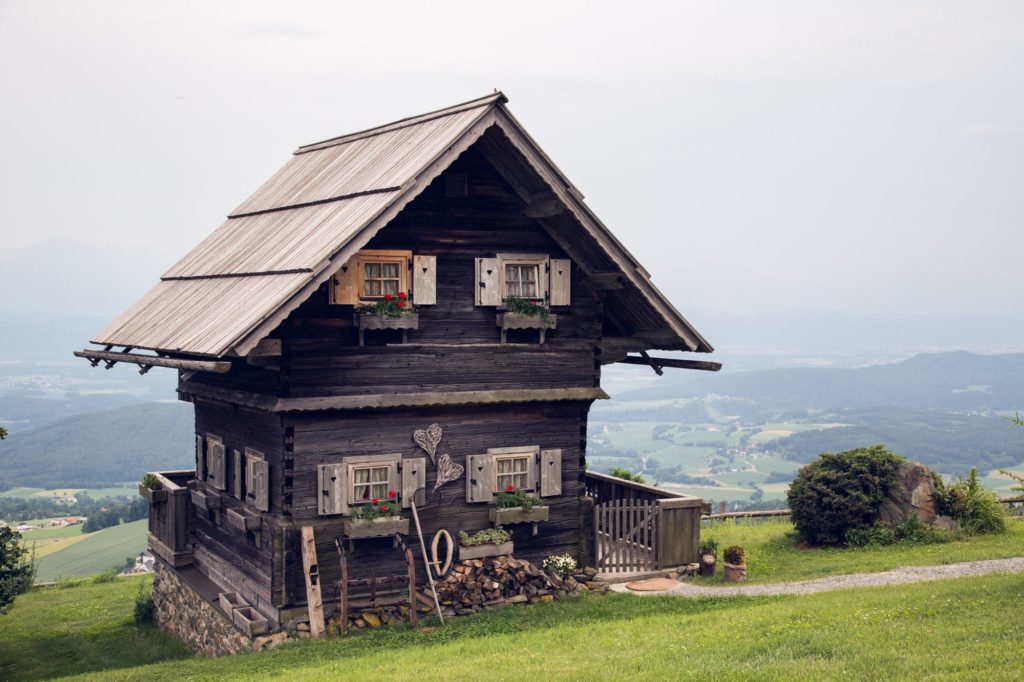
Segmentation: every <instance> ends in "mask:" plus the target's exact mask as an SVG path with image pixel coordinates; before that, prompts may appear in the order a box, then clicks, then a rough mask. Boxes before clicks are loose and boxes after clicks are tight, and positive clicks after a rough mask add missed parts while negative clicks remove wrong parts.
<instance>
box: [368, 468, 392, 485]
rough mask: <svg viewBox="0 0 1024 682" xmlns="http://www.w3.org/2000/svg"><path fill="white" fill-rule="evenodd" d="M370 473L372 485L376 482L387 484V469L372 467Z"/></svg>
mask: <svg viewBox="0 0 1024 682" xmlns="http://www.w3.org/2000/svg"><path fill="white" fill-rule="evenodd" d="M370 471H371V474H372V475H371V478H370V480H371V481H373V482H374V483H376V482H378V481H384V482H387V480H388V468H387V467H374V468H373V469H371V470H370Z"/></svg>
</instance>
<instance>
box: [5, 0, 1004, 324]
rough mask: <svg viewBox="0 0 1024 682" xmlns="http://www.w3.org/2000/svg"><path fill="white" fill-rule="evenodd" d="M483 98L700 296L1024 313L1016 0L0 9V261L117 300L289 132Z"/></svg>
mask: <svg viewBox="0 0 1024 682" xmlns="http://www.w3.org/2000/svg"><path fill="white" fill-rule="evenodd" d="M494 88H500V89H502V90H503V91H504V92H505V93H506V94H507V95H508V96H509V97H510V100H511V101H510V104H509V107H510V108H511V110H512V111H513V113H514V114H515V115H516V116H517V117H518V118H519V119H520V120H521V121H522V122H523V123H524V125H525V126H526V127H527V129H528V130H530V132H531V133H532V134H533V136H534V137H535V138H536V139H537V140H538V142H539V143H540V144H541V145H542V146H543V147H544V148H545V149H546V150H547V151H548V153H549V154H550V155H551V156H552V157H553V158H554V159H555V160H556V162H557V163H558V164H559V166H561V168H562V169H563V170H564V171H566V173H567V174H568V175H569V176H570V177H571V178H572V180H573V181H574V182H575V184H576V185H577V186H578V187H580V188H581V189H582V191H583V192H584V193H585V194H586V196H587V201H588V203H589V204H590V205H591V206H592V207H593V208H594V209H595V211H596V212H597V213H598V215H600V216H601V217H602V219H603V220H604V221H605V223H607V224H608V225H609V226H610V227H611V229H612V230H613V231H615V233H616V234H617V235H618V236H619V237H620V239H621V240H622V241H623V242H624V243H625V244H626V245H627V246H628V247H629V248H630V249H631V250H632V251H633V252H634V254H635V255H636V256H637V257H638V258H639V259H640V260H641V262H643V263H644V265H645V266H646V267H647V269H648V270H650V271H651V272H652V273H653V275H654V279H655V282H656V283H657V284H658V285H659V286H660V287H661V288H662V289H663V290H664V291H665V292H666V293H667V294H669V296H670V297H671V298H672V299H673V301H675V302H676V303H677V305H678V307H679V308H680V309H682V310H683V311H684V312H685V311H686V310H687V309H710V310H726V311H732V312H738V313H752V312H759V311H785V310H804V309H835V310H847V311H857V312H875V311H917V312H928V313H940V312H948V311H958V312H980V313H990V314H999V313H1012V314H1019V313H1020V308H1021V306H1020V303H1019V297H1020V293H1021V290H1022V288H1024V287H1022V284H1024V268H1022V267H1021V261H1022V259H1024V231H1022V230H1021V216H1022V209H1024V190H1022V187H1021V185H1022V179H1024V3H1020V2H1005V3H998V2H979V1H976V0H971V1H964V2H959V3H950V2H936V1H934V0H924V1H921V2H894V1H891V0H890V1H886V2H865V1H863V0H860V1H857V2H819V1H817V0H805V1H804V2H800V3H791V2H763V1H758V2H699V3H697V2H671V3H663V4H660V5H659V4H654V3H638V2H632V3H624V2H614V3H596V2H580V3H573V2H552V1H551V0H547V1H546V2H541V3H533V2H522V1H520V2H515V3H501V4H499V3H493V4H491V3H485V2H480V1H479V0H476V1H475V2H415V3H412V2H410V3H406V2H398V1H396V0H392V1H391V2H386V3H359V4H357V3H339V2H332V3H328V2H323V3H303V2H294V1H291V2H279V3H273V4H271V3H256V2H244V3H242V2H238V3H228V2H217V3H213V2H194V3H193V2H182V1H180V0H175V2H163V3H142V2H124V3H113V2H80V1H78V2H9V1H4V0H0V93H2V98H3V99H2V106H0V149H2V154H0V203H2V205H3V207H4V211H3V216H2V218H0V231H2V237H3V239H2V242H0V248H2V249H3V250H4V253H0V267H7V268H9V269H10V270H11V272H14V271H15V269H17V268H21V269H24V268H28V267H30V265H31V266H32V267H35V266H36V265H38V268H39V270H40V271H42V272H45V271H46V270H47V268H48V267H52V263H49V264H48V263H47V261H46V260H44V258H43V256H44V255H45V254H46V253H64V254H68V253H71V254H75V253H78V254H81V258H80V260H81V261H84V262H81V267H80V268H74V269H73V271H72V272H65V273H64V275H65V276H66V277H67V279H65V280H62V282H61V284H62V286H64V287H66V289H65V290H66V291H69V292H70V293H69V296H70V297H71V299H72V300H73V299H74V296H75V295H76V292H79V294H78V295H80V296H83V299H84V298H85V297H84V295H82V294H81V291H85V290H86V289H87V287H85V286H84V285H83V287H77V286H75V285H74V283H75V282H76V281H82V282H85V281H87V280H89V281H92V280H102V281H103V282H105V283H107V282H111V283H113V284H117V285H119V286H118V287H117V289H116V291H117V294H116V295H112V297H113V299H114V300H111V301H107V303H110V304H111V305H114V307H118V308H119V307H121V306H123V305H125V304H127V303H129V302H130V301H131V300H133V299H134V298H135V297H136V296H137V295H139V294H141V293H142V291H143V290H144V289H145V288H146V286H147V285H148V284H150V283H153V282H155V281H156V278H157V277H158V276H159V274H160V273H161V272H162V270H163V269H164V268H165V267H167V266H169V265H170V264H171V263H173V262H174V261H175V260H177V258H179V257H180V256H181V255H183V254H184V253H185V251H187V250H188V248H190V247H191V246H192V245H193V244H194V243H195V242H197V241H198V240H199V239H201V238H202V237H203V236H204V235H205V234H207V233H208V232H210V231H211V230H212V229H214V228H215V227H216V226H217V225H218V224H219V223H220V222H221V221H222V219H223V216H224V215H225V214H226V213H227V212H228V211H229V210H230V209H232V208H234V207H235V206H236V205H237V204H238V203H240V201H241V200H242V199H243V198H245V197H246V196H247V195H248V194H249V193H250V192H251V191H252V190H253V189H255V188H256V187H257V186H258V185H259V184H260V183H261V182H262V181H263V180H264V179H266V178H267V177H268V176H269V175H270V174H271V173H273V172H274V171H275V170H276V169H277V168H278V167H279V166H281V165H282V164H283V163H284V162H285V161H286V160H287V158H288V156H289V154H290V153H291V151H292V150H293V149H294V148H295V147H296V146H298V145H299V144H301V143H305V142H311V141H315V140H319V139H322V138H326V137H330V136H333V135H337V134H340V133H344V132H348V131H353V130H359V129H362V128H365V127H368V126H372V125H375V124H378V123H383V122H387V121H389V120H393V119H396V118H400V117H403V116H407V115H412V114H416V113H419V112H422V111H427V110H431V109H435V108H439V107H442V106H445V105H448V104H452V103H455V102H459V101H462V100H466V99H471V98H473V97H477V96H480V95H482V94H485V93H487V92H490V91H492V90H493V89H494ZM82 243H88V244H89V245H90V246H89V248H86V247H84V246H81V244H82ZM98 252H102V253H105V254H106V257H105V258H104V257H101V256H99V255H95V254H97V253H98ZM36 259H38V260H36ZM57 262H58V264H61V265H62V267H63V262H62V261H60V259H59V258H58V259H57ZM21 269H19V270H17V272H19V273H20V272H22V270H21ZM22 279H24V278H23V277H21V276H20V275H19V281H20V280H22ZM69 285H70V286H69ZM94 298H96V297H92V299H94ZM80 303H81V305H82V309H83V310H84V309H89V310H92V309H97V310H99V309H102V310H103V311H104V312H106V311H107V307H106V306H101V305H99V304H98V303H97V302H96V301H95V300H82V301H81V302H80ZM90 306H92V307H90Z"/></svg>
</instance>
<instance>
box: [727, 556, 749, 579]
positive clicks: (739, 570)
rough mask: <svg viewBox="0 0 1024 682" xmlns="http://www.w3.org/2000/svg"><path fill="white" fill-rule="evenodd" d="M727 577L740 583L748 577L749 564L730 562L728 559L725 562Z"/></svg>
mask: <svg viewBox="0 0 1024 682" xmlns="http://www.w3.org/2000/svg"><path fill="white" fill-rule="evenodd" d="M725 579H726V580H728V581H730V582H734V583H739V582H743V581H744V580H746V579H747V565H746V564H740V565H736V564H730V563H729V562H728V561H726V562H725Z"/></svg>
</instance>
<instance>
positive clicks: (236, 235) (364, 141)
mask: <svg viewBox="0 0 1024 682" xmlns="http://www.w3.org/2000/svg"><path fill="white" fill-rule="evenodd" d="M506 101H507V100H506V98H505V96H504V95H503V94H501V93H495V94H492V95H488V96H486V97H482V98H480V99H476V100H472V101H469V102H464V103H462V104H459V105H455V106H453V107H449V108H447V109H442V110H439V111H435V112H431V113H429V114H423V115H420V116H416V117H412V118H408V119H403V120H401V121H396V122H394V123H390V124H387V125H384V126H380V127H378V128H373V129H370V130H365V131H362V132H359V133H353V134H351V135H346V136H342V137H337V138H332V139H330V140H325V141H323V142H318V143H314V144H310V145H305V146H303V147H300V148H299V149H298V150H296V152H295V153H294V154H293V156H292V158H291V159H290V160H289V161H288V162H287V163H286V164H285V165H284V167H283V168H281V169H280V170H279V171H278V172H277V173H275V174H274V175H273V176H272V177H271V178H270V179H269V180H267V182H265V183H264V184H263V185H262V186H261V187H260V188H259V189H257V190H256V192H254V193H253V194H252V196H250V197H249V198H248V199H246V200H245V201H243V202H242V203H241V204H240V205H239V206H238V208H236V209H235V210H234V211H233V212H232V213H231V214H230V215H229V216H228V219H227V220H226V221H225V222H224V223H223V224H222V225H221V226H220V227H219V228H217V229H216V230H215V231H214V232H213V233H212V234H210V236H208V237H207V238H206V239H204V240H203V241H202V242H201V243H200V244H199V245H198V246H196V247H195V248H194V249H192V251H190V252H189V253H188V254H187V255H186V256H185V257H184V258H182V259H181V260H180V261H178V263H176V264H175V265H174V266H173V267H171V268H170V269H169V270H168V271H167V272H166V273H164V275H163V276H162V277H161V281H160V282H159V283H158V284H157V285H156V286H155V287H153V288H152V289H151V290H150V291H149V292H148V293H147V294H146V295H145V296H143V297H142V298H141V299H140V300H139V301H137V302H136V303H135V304H134V305H133V306H131V307H130V308H129V309H128V310H126V311H125V312H124V313H122V314H121V315H120V316H119V317H118V318H117V319H115V320H114V321H113V322H111V323H110V324H109V325H107V326H106V327H105V328H104V329H103V330H102V331H100V332H99V333H98V334H97V335H96V336H95V337H94V338H93V340H92V342H93V343H97V344H105V345H114V346H131V347H134V348H141V349H148V350H154V351H159V352H170V353H180V354H187V355H197V356H209V357H222V356H224V355H228V354H232V353H237V354H245V353H247V352H248V350H250V349H251V348H252V347H253V346H254V345H255V344H256V343H257V342H258V341H259V340H260V339H261V338H263V337H264V336H266V335H267V334H268V333H269V332H270V331H272V330H273V328H274V327H276V325H277V323H279V322H280V320H281V319H283V318H284V316H286V315H287V314H288V313H289V312H290V311H291V310H292V309H294V308H295V307H296V306H297V305H298V304H300V303H301V302H302V301H303V300H305V299H306V298H307V297H308V296H309V295H310V294H311V293H312V292H313V291H315V289H316V288H317V287H318V286H319V285H320V284H321V283H322V282H323V281H324V280H325V279H326V278H327V277H329V276H330V275H331V274H332V273H333V272H335V271H336V270H337V269H338V267H340V266H341V264H343V263H344V262H346V261H347V260H348V258H349V257H350V256H351V255H352V254H354V253H355V252H356V251H357V250H358V249H359V248H362V246H363V245H364V244H365V243H366V242H367V241H369V239H370V238H371V237H372V236H373V235H374V234H376V232H377V231H379V230H380V229H381V228H382V227H384V226H385V225H386V224H387V223H388V222H389V221H390V220H391V219H392V218H393V217H394V216H395V215H397V214H398V212H399V211H400V210H401V209H402V208H403V207H404V206H405V205H406V204H407V203H408V202H409V201H411V200H412V199H413V198H414V197H415V196H417V195H418V194H419V192H420V191H422V189H424V188H425V187H426V186H427V185H428V184H429V183H430V181H431V180H433V179H434V178H435V177H437V175H439V174H440V173H441V172H443V171H444V169H445V168H447V166H448V165H450V163H451V162H452V161H454V160H455V158H457V156H458V155H459V154H460V153H461V152H462V151H464V150H465V149H467V148H468V147H469V146H471V145H472V144H473V143H475V142H477V141H479V140H480V139H481V138H482V137H483V136H484V134H485V133H486V132H487V131H488V129H490V128H497V129H500V130H501V132H502V133H504V135H502V136H500V139H502V140H504V139H507V140H509V141H510V142H513V143H514V144H515V146H516V149H518V152H517V151H515V150H511V151H512V154H513V155H514V156H515V159H519V157H520V156H522V155H524V154H525V156H523V159H520V162H519V166H520V168H519V172H525V173H536V174H537V178H540V179H541V180H544V178H545V173H547V174H548V178H547V179H548V180H550V181H543V182H542V186H544V187H547V188H549V189H551V190H553V191H555V193H556V195H558V196H559V198H561V199H562V200H563V201H565V202H566V204H567V206H568V208H569V209H570V212H569V213H570V214H571V215H572V216H573V217H574V218H575V220H576V222H578V223H580V225H581V226H582V227H584V228H585V232H586V233H587V234H589V235H590V236H589V237H587V236H585V235H584V236H582V237H580V236H577V238H582V239H596V240H597V241H598V242H599V243H598V244H597V246H596V247H595V248H597V250H599V251H602V257H603V258H604V260H605V261H608V262H614V263H616V264H617V265H618V266H619V267H620V269H623V270H624V272H623V275H624V276H625V277H626V279H627V280H629V281H630V282H631V283H632V284H633V287H632V289H631V292H632V294H635V295H639V299H637V300H638V301H639V305H641V307H644V306H646V308H650V310H646V308H645V309H643V310H638V311H634V312H635V313H636V315H633V313H630V311H632V310H633V308H635V307H636V306H635V305H634V304H637V301H631V302H629V305H623V306H620V307H621V308H622V309H623V313H622V314H623V315H633V316H634V317H636V319H635V320H634V321H633V323H632V324H633V326H638V325H639V326H641V327H643V326H646V327H650V328H651V329H650V331H651V333H652V336H651V337H650V338H654V337H656V336H658V335H659V334H660V336H661V337H664V339H663V340H659V341H657V342H656V343H654V342H652V347H655V346H657V347H680V348H687V349H689V350H704V351H708V350H711V347H710V346H709V345H708V344H707V342H706V341H704V340H703V339H702V338H701V337H700V335H699V334H698V333H697V332H696V330H694V329H693V328H692V327H691V326H690V325H689V323H687V322H686V320H685V319H683V318H682V316H681V315H679V313H678V312H676V311H675V309H674V308H672V306H671V305H670V304H669V303H668V301H667V300H666V299H665V298H664V297H663V296H662V295H661V294H660V293H659V292H658V291H657V289H655V288H654V287H653V285H652V284H651V283H650V282H649V279H648V278H647V276H646V273H644V272H643V271H642V269H639V266H638V264H637V263H636V261H635V260H634V259H633V258H632V256H630V255H629V254H628V252H626V251H625V249H624V248H622V246H621V245H620V244H619V243H618V242H617V241H616V240H615V239H614V237H612V236H611V234H610V233H608V232H607V229H606V228H604V226H603V225H601V224H600V223H599V222H597V221H596V217H594V216H593V214H592V213H590V211H589V209H587V208H586V207H585V205H583V203H582V195H580V194H579V193H578V191H577V190H576V189H575V188H574V187H573V186H572V185H571V183H569V181H568V180H567V179H565V178H564V176H562V175H561V173H560V172H559V171H558V169H557V168H556V167H555V166H554V164H553V163H551V161H550V160H549V159H548V158H547V157H546V156H545V155H544V153H543V151H541V150H540V148H539V147H538V146H536V144H535V143H534V142H533V140H532V139H531V138H530V137H529V135H528V134H526V132H525V130H523V129H522V128H521V127H520V126H519V124H518V123H517V122H516V121H515V119H514V118H512V116H511V114H509V113H508V112H507V110H506V109H505V107H504V103H505V102H506ZM489 139H492V142H490V144H491V145H492V146H493V145H494V144H495V143H494V142H493V139H494V135H493V134H492V135H489ZM498 144H501V143H500V142H499V143H498ZM510 158H512V157H510ZM515 159H513V161H512V163H513V164H515V163H516V161H515ZM523 160H525V161H526V163H525V164H524V163H522V161H523ZM541 166H543V168H540V167H541ZM537 178H533V180H534V182H538V180H537ZM552 178H553V180H552ZM552 185H554V186H552ZM563 220H565V219H563ZM581 234H583V233H581ZM627 324H630V323H627ZM652 325H653V326H652ZM655 327H663V328H664V329H661V330H658V329H655ZM655 332H658V333H657V334H655ZM659 338H660V337H659Z"/></svg>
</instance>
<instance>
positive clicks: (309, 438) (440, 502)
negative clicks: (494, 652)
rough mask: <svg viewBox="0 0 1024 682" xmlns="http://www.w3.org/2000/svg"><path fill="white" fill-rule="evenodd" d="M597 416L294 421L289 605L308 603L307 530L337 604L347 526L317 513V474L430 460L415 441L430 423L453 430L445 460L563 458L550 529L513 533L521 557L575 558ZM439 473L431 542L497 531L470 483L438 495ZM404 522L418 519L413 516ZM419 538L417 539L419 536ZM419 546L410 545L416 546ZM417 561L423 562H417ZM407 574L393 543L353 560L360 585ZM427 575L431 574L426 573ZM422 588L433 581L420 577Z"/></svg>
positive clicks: (454, 414)
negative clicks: (585, 452)
mask: <svg viewBox="0 0 1024 682" xmlns="http://www.w3.org/2000/svg"><path fill="white" fill-rule="evenodd" d="M588 408H589V405H588V404H587V403H538V404H531V405H520V406H507V407H506V406H492V407H487V408H483V407H480V408H475V409H472V410H457V411H445V410H441V409H432V410H427V409H424V410H404V411H400V412H391V413H387V414H383V413H381V414H372V415H371V414H366V413H358V414H356V413H351V414H348V415H346V414H319V415H316V414H312V415H297V416H294V417H289V418H288V423H289V424H290V425H292V426H294V429H295V446H294V449H295V452H294V457H295V472H294V498H293V504H292V523H293V524H294V526H295V529H294V530H293V531H290V532H286V533H285V546H286V550H287V551H286V552H285V555H284V557H283V560H284V563H285V566H284V567H283V568H284V571H283V572H284V574H285V576H286V580H285V587H286V594H285V595H284V599H285V602H284V605H294V604H297V603H302V602H304V601H305V584H304V582H303V576H302V563H301V554H300V553H299V544H298V530H297V529H298V526H301V525H306V524H313V525H315V527H316V536H317V544H318V554H319V558H320V573H321V575H322V576H323V578H322V583H321V584H322V589H323V590H324V598H325V600H329V599H337V593H336V584H337V583H336V581H337V580H338V561H337V550H336V549H335V547H334V544H333V542H334V538H335V537H336V536H338V535H339V534H340V533H341V517H319V516H317V510H316V495H317V494H318V490H317V480H316V473H317V467H318V466H319V465H320V464H326V463H331V462H338V461H341V459H342V457H343V456H345V455H364V454H384V453H401V454H402V456H403V458H409V457H423V456H424V453H423V451H422V450H421V449H420V448H419V447H418V446H417V445H416V444H415V443H414V442H413V440H412V433H413V431H414V430H416V429H418V428H424V427H426V426H427V425H429V424H431V423H434V422H436V423H438V424H440V425H441V427H442V428H443V429H444V438H443V439H442V440H441V444H440V446H439V447H438V450H437V452H438V454H439V455H440V454H441V453H448V454H449V455H451V457H452V459H453V460H454V461H455V462H456V463H458V464H461V465H463V466H465V463H466V456H467V455H474V454H480V453H483V452H486V451H487V449H488V448H497V447H510V446H515V445H540V446H541V447H542V448H561V449H562V495H561V496H560V497H557V498H544V502H543V503H544V504H546V505H549V506H550V507H551V513H550V519H549V521H547V522H545V523H542V524H540V527H539V532H538V534H537V536H536V537H533V536H531V527H530V526H529V525H528V524H527V525H515V526H511V527H510V530H512V531H513V540H514V542H515V555H516V556H517V557H520V558H525V559H530V560H533V561H540V560H542V559H543V558H544V557H546V556H548V555H549V554H553V553H564V552H568V553H570V554H575V553H576V551H577V549H578V545H579V504H580V502H579V498H580V496H581V495H582V487H581V484H580V468H579V465H580V437H579V434H580V428H581V423H583V420H585V418H586V412H587V410H588ZM436 474H437V469H436V468H435V467H434V466H433V465H432V464H429V463H428V465H427V495H426V504H425V505H424V506H423V507H422V508H421V510H420V521H421V523H422V524H423V532H424V533H425V534H426V535H427V537H428V542H429V537H430V536H431V535H432V534H433V533H434V532H436V531H437V530H439V529H440V528H445V529H447V530H448V532H450V533H451V534H452V536H453V537H457V536H458V531H460V530H466V531H475V530H480V529H481V528H487V527H489V526H490V522H489V519H488V509H489V505H486V504H472V505H471V504H467V503H466V481H465V478H464V477H463V478H460V479H459V480H458V481H454V482H452V483H448V484H447V485H445V486H444V487H442V488H441V489H440V490H439V491H437V492H436V493H435V492H434V490H433V487H434V481H435V480H436ZM403 515H404V516H407V517H411V512H410V511H409V510H403ZM410 533H411V536H414V531H412V530H411V529H410ZM412 539H413V538H412V537H410V540H412ZM417 558H419V557H418V555H417ZM403 567H404V563H403V559H402V555H401V553H400V552H398V551H396V550H393V549H391V541H390V540H357V541H356V542H355V553H354V554H353V555H350V556H349V570H350V574H351V576H352V577H353V578H363V577H369V575H370V573H371V572H373V573H375V574H376V575H385V574H390V573H399V572H401V571H402V569H403ZM421 573H422V572H421ZM419 578H420V579H425V576H423V575H420V576H419Z"/></svg>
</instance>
